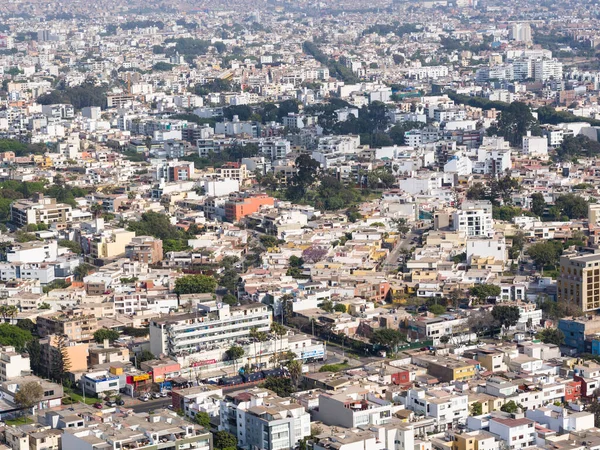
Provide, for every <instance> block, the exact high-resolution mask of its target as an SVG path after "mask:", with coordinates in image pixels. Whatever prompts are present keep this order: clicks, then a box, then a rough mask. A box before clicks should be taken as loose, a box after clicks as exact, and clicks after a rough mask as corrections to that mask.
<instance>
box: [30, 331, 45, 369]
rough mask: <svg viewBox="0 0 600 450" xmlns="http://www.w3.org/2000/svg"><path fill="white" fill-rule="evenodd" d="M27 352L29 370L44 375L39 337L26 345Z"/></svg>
mask: <svg viewBox="0 0 600 450" xmlns="http://www.w3.org/2000/svg"><path fill="white" fill-rule="evenodd" d="M26 351H27V354H28V355H29V363H30V365H31V370H32V371H33V373H34V374H36V375H40V376H41V375H44V373H43V368H42V347H41V345H40V341H39V339H32V340H31V341H29V342H28V343H27V346H26Z"/></svg>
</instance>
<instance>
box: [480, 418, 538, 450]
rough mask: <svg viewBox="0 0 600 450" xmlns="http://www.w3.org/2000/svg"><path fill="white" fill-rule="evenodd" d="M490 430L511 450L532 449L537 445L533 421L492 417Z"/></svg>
mask: <svg viewBox="0 0 600 450" xmlns="http://www.w3.org/2000/svg"><path fill="white" fill-rule="evenodd" d="M521 415H522V414H521ZM489 430H490V433H492V434H494V435H496V436H498V438H499V439H501V440H502V441H504V442H506V445H507V447H508V449H509V450H516V449H520V448H524V447H531V446H534V445H535V443H536V440H535V422H534V421H533V420H529V419H525V418H522V417H521V418H518V419H514V418H501V417H492V418H490V421H489Z"/></svg>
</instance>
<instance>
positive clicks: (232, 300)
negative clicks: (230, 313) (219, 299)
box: [223, 294, 239, 306]
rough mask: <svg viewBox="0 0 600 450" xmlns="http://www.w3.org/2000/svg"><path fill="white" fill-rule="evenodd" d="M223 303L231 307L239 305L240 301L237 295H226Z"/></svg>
mask: <svg viewBox="0 0 600 450" xmlns="http://www.w3.org/2000/svg"><path fill="white" fill-rule="evenodd" d="M223 303H225V304H227V305H229V306H235V305H237V304H238V303H239V300H238V299H237V297H236V296H235V295H231V294H225V295H224V296H223Z"/></svg>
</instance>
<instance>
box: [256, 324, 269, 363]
mask: <svg viewBox="0 0 600 450" xmlns="http://www.w3.org/2000/svg"><path fill="white" fill-rule="evenodd" d="M267 339H269V335H268V334H267V333H265V332H264V331H260V332H259V333H258V342H259V343H260V346H259V355H258V365H259V367H260V366H262V351H263V342H265V341H266V340H267Z"/></svg>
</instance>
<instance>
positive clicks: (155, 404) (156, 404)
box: [127, 397, 171, 413]
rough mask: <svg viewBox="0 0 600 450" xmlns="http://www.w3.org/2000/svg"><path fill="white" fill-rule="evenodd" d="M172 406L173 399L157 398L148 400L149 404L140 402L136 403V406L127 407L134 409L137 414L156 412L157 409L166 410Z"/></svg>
mask: <svg viewBox="0 0 600 450" xmlns="http://www.w3.org/2000/svg"><path fill="white" fill-rule="evenodd" d="M170 404H171V398H170V397H167V398H157V399H153V400H148V401H147V402H139V403H138V401H136V403H135V404H132V405H127V406H128V407H129V408H131V409H133V410H134V411H135V412H136V413H140V412H148V411H155V410H157V409H162V408H166V407H167V406H168V405H170Z"/></svg>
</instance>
